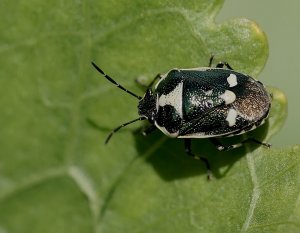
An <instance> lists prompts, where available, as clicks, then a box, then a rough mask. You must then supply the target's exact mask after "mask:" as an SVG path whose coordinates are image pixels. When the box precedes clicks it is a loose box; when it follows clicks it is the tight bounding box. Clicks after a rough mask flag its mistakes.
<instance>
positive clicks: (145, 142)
mask: <svg viewBox="0 0 300 233" xmlns="http://www.w3.org/2000/svg"><path fill="white" fill-rule="evenodd" d="M268 128H269V123H268V121H267V122H266V123H265V124H264V125H263V126H261V127H259V128H257V129H255V130H253V131H252V132H249V133H247V134H242V135H239V136H234V137H229V138H221V139H220V141H221V142H222V143H223V144H224V145H231V144H234V143H238V142H241V141H243V140H245V139H246V138H248V137H252V138H255V139H257V140H259V141H263V139H264V138H265V137H266V135H267V132H268ZM135 141H136V148H137V150H138V152H139V154H140V155H141V156H144V159H145V160H146V162H148V163H149V164H151V166H153V168H154V169H155V171H156V172H157V173H158V174H159V175H160V176H161V177H162V179H164V180H166V181H173V180H177V179H183V178H188V177H192V176H199V175H202V176H206V174H207V171H206V168H205V166H204V164H203V163H202V162H201V161H199V160H195V159H193V158H191V157H189V156H187V155H186V154H185V150H184V140H183V139H172V138H167V137H166V136H165V135H163V134H162V133H161V132H159V131H158V130H157V131H155V132H153V133H152V134H150V135H148V136H146V137H143V136H142V135H141V134H140V133H136V134H135ZM259 146H260V145H257V144H254V143H247V144H245V145H244V146H242V147H241V148H237V149H234V150H231V151H226V152H225V151H221V152H220V151H218V150H217V149H216V148H215V146H214V145H213V144H212V143H211V142H210V141H209V139H193V140H192V150H193V152H194V153H195V154H197V155H201V156H203V157H206V158H207V159H208V161H209V163H210V165H211V168H212V173H213V177H214V178H217V179H220V178H223V177H225V176H226V174H227V173H228V172H229V171H230V169H231V167H232V166H233V165H234V163H235V162H236V161H238V160H239V159H240V158H242V157H243V156H245V155H246V153H251V152H252V151H253V150H255V149H256V148H258V147H259ZM221 170H223V172H221Z"/></svg>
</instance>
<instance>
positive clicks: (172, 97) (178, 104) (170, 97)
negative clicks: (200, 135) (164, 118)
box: [158, 82, 183, 118]
mask: <svg viewBox="0 0 300 233" xmlns="http://www.w3.org/2000/svg"><path fill="white" fill-rule="evenodd" d="M182 89H183V82H181V83H179V84H178V85H177V87H176V88H175V89H174V90H173V91H171V92H170V93H169V94H167V95H161V96H160V97H159V99H158V105H159V106H161V107H163V106H165V105H171V106H173V107H174V108H175V110H176V111H177V113H178V114H179V116H180V117H181V118H182V117H183V114H182Z"/></svg>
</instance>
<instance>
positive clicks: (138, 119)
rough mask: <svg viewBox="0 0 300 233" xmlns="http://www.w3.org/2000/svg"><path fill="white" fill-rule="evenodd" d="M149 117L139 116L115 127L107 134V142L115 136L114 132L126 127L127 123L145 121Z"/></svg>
mask: <svg viewBox="0 0 300 233" xmlns="http://www.w3.org/2000/svg"><path fill="white" fill-rule="evenodd" d="M146 119H147V118H146V117H139V118H137V119H134V120H132V121H128V122H126V123H124V124H122V125H120V126H118V127H117V128H115V129H114V130H113V131H111V133H110V134H109V135H108V136H107V138H106V140H105V142H104V143H105V144H107V143H108V142H109V140H110V138H111V137H112V136H113V134H114V133H116V132H117V131H119V130H120V129H121V128H123V127H125V126H126V125H129V124H132V123H134V122H136V121H143V120H146Z"/></svg>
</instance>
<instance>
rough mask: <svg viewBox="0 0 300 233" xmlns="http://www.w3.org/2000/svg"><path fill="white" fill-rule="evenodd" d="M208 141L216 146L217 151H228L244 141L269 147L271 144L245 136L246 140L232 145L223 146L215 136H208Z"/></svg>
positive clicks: (244, 142) (239, 145)
mask: <svg viewBox="0 0 300 233" xmlns="http://www.w3.org/2000/svg"><path fill="white" fill-rule="evenodd" d="M210 141H211V142H212V143H213V144H214V145H215V147H216V148H217V150H219V151H229V150H232V149H235V148H239V147H241V146H243V145H244V144H246V143H255V144H258V145H263V146H265V147H267V148H270V147H271V144H269V143H264V142H261V141H259V140H257V139H255V138H247V139H246V140H244V141H242V142H239V143H236V144H232V145H229V146H225V145H223V144H222V143H221V142H220V141H219V140H218V139H216V138H210Z"/></svg>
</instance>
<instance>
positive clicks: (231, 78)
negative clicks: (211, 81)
mask: <svg viewBox="0 0 300 233" xmlns="http://www.w3.org/2000/svg"><path fill="white" fill-rule="evenodd" d="M227 82H228V84H229V87H234V86H236V85H237V78H236V75H235V74H230V75H229V76H228V78H227Z"/></svg>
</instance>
